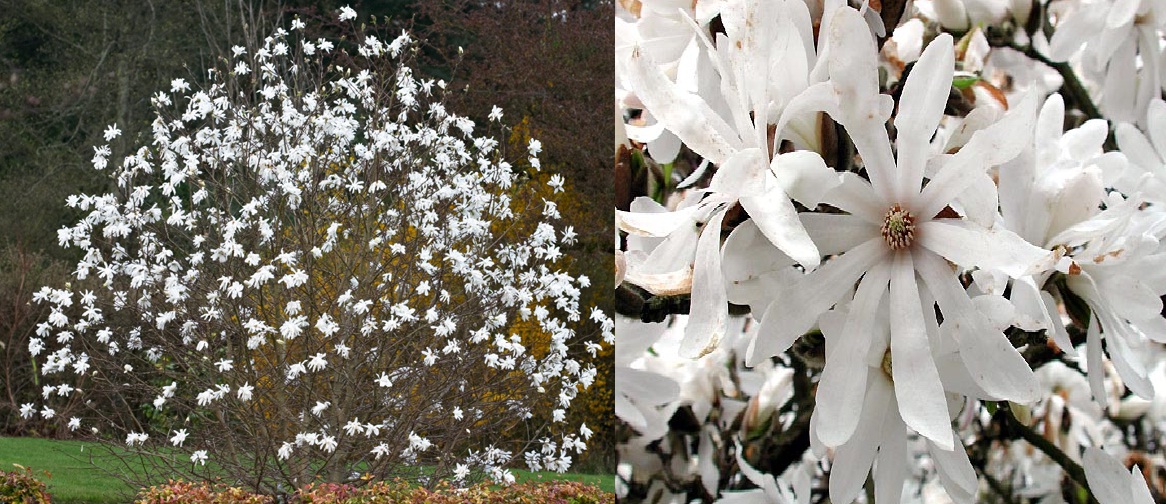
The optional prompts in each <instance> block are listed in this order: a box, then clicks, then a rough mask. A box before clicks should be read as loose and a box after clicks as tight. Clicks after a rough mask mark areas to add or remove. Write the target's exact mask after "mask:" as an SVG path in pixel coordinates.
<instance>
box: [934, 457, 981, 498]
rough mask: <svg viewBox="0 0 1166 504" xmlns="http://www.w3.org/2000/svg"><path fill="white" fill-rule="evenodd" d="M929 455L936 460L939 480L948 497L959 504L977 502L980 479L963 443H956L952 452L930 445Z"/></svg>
mask: <svg viewBox="0 0 1166 504" xmlns="http://www.w3.org/2000/svg"><path fill="white" fill-rule="evenodd" d="M928 448H929V450H928V453H930V454H931V458H933V459H935V467H936V469H938V472H939V478H940V480H941V481H943V488H944V489H946V490H947V495H948V496H949V497H951V499H952V500H953V501H955V502H956V503H958V504H970V503H971V502H974V501H975V498H976V489H977V488H978V487H979V483H980V481H979V479H977V477H976V470H975V469H974V468H973V467H972V462H971V461H970V460H969V459H968V452H967V450H965V449H964V445H963V443H959V442H956V443H955V447H954V449H952V450H950V451H949V450H944V449H941V448H939V447H937V446H935V445H934V444H933V443H928Z"/></svg>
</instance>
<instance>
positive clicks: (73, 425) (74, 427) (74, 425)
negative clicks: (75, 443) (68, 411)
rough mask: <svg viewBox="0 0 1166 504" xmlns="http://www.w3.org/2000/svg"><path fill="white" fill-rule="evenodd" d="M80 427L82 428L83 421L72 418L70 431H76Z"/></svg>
mask: <svg viewBox="0 0 1166 504" xmlns="http://www.w3.org/2000/svg"><path fill="white" fill-rule="evenodd" d="M80 427H81V419H80V418H77V417H72V418H70V419H69V430H70V431H75V430H77V429H78V428H80Z"/></svg>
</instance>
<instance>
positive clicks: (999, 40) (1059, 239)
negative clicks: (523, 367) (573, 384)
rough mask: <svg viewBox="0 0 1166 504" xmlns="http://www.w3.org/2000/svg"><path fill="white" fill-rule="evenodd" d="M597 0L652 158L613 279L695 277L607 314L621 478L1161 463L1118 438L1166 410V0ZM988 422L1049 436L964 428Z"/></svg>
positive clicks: (961, 476)
mask: <svg viewBox="0 0 1166 504" xmlns="http://www.w3.org/2000/svg"><path fill="white" fill-rule="evenodd" d="M896 7H897V8H900V9H903V11H902V12H901V16H900V13H899V12H895V11H894V10H893V9H895V8H896ZM617 12H618V14H617V19H616V37H617V40H616V48H615V51H616V71H617V75H616V103H617V105H616V111H617V120H616V127H617V128H618V129H620V130H621V134H620V135H617V145H616V149H617V163H620V162H621V159H620V156H623V160H622V162H625V163H631V164H635V165H637V166H640V167H642V168H643V169H644V170H646V171H647V170H650V169H651V168H653V167H663V168H662V169H660V170H657V173H665V174H668V175H666V176H665V177H658V178H656V179H652V181H651V183H652V184H654V186H653V187H644V188H639V190H640V191H641V192H640V193H639V194H641V195H645V196H641V197H639V198H636V199H634V200H633V201H631V202H630V205H629V206H628V207H627V208H621V209H620V211H619V212H618V213H617V217H616V224H617V227H618V229H619V234H618V235H617V237H616V239H617V246H616V249H617V257H616V262H617V283H621V284H622V285H621V287H620V288H621V289H624V290H625V291H626V292H628V293H633V294H636V295H638V296H640V297H642V298H643V299H645V300H646V302H645V303H644V304H643V306H645V307H659V306H665V305H671V306H676V305H680V304H683V303H675V302H672V303H671V304H670V303H669V301H670V300H671V301H674V300H676V299H678V298H682V299H684V300H685V301H686V304H687V310H678V311H679V312H686V313H685V314H684V315H676V314H669V315H667V316H659V317H657V316H658V315H659V314H658V313H648V310H647V309H645V311H643V312H640V313H636V312H634V311H633V312H631V313H624V314H623V315H624V316H626V317H628V318H626V319H622V318H621V320H619V321H617V324H620V326H619V329H618V331H617V332H618V336H619V337H618V342H617V349H616V354H617V355H616V360H617V368H618V370H619V373H620V374H619V375H618V376H617V384H616V388H617V391H616V396H617V398H616V401H617V403H616V413H617V415H618V416H619V417H620V419H621V420H622V421H623V422H625V423H626V425H627V426H628V427H630V428H631V430H632V432H633V433H632V435H631V436H630V437H629V439H628V440H627V442H626V443H624V444H623V445H621V447H620V455H621V467H620V480H621V482H622V484H623V485H624V486H623V489H622V491H623V492H624V493H625V495H656V496H662V497H661V498H660V499H658V500H657V502H668V501H673V502H687V501H688V500H689V499H691V498H694V497H701V498H703V499H704V500H707V501H712V500H720V501H724V502H763V501H764V502H795V501H796V502H809V500H810V499H811V496H812V495H815V496H820V495H823V494H828V495H829V498H830V501H831V502H843V503H845V502H852V501H855V500H867V499H869V498H874V500H875V501H877V502H900V501H901V500H903V499H907V498H911V499H921V500H922V501H927V502H931V501H935V502H943V501H945V499H950V501H954V502H973V501H978V500H979V498H981V497H982V496H983V495H984V494H986V493H992V492H996V493H1001V492H1002V493H1003V494H1002V495H1001V498H1003V499H1004V500H1006V501H1007V500H1009V499H1011V498H1012V492H1013V491H1015V492H1016V493H1017V494H1018V495H1020V494H1023V496H1024V497H1025V498H1035V497H1040V496H1045V495H1060V492H1061V488H1062V487H1061V481H1062V477H1063V476H1064V475H1065V474H1067V473H1073V472H1074V471H1073V470H1072V468H1073V466H1074V465H1075V466H1076V468H1077V469H1080V466H1081V465H1083V466H1084V473H1085V475H1086V476H1087V481H1085V480H1081V481H1077V480H1074V481H1075V482H1076V483H1077V484H1080V485H1081V486H1082V487H1084V486H1086V485H1087V486H1088V487H1089V489H1090V490H1091V491H1092V494H1093V496H1094V497H1096V498H1097V499H1098V500H1099V501H1100V502H1103V503H1106V502H1133V501H1136V499H1143V500H1142V501H1144V502H1150V501H1149V499H1150V498H1151V497H1150V493H1149V492H1150V490H1149V488H1150V487H1148V486H1147V483H1146V479H1145V478H1142V474H1141V472H1140V471H1138V470H1136V469H1135V470H1133V471H1132V472H1131V471H1130V470H1129V469H1128V468H1127V467H1123V466H1122V465H1121V463H1120V462H1118V460H1117V459H1115V458H1114V457H1118V458H1125V459H1127V460H1131V461H1134V462H1131V464H1132V463H1135V462H1136V463H1137V464H1138V465H1139V466H1140V467H1141V468H1143V469H1146V470H1149V469H1150V466H1153V467H1162V466H1163V465H1164V462H1166V461H1163V460H1161V457H1160V455H1159V457H1158V459H1156V460H1153V459H1150V458H1149V457H1145V456H1142V458H1140V459H1139V458H1138V457H1136V455H1137V456H1141V455H1144V454H1145V451H1146V445H1147V444H1146V443H1143V444H1142V445H1141V446H1138V445H1137V443H1134V442H1131V441H1130V440H1129V439H1130V438H1129V437H1127V436H1124V435H1123V433H1124V432H1125V430H1124V429H1125V427H1123V425H1127V426H1128V425H1129V422H1132V423H1136V424H1137V425H1138V426H1139V429H1142V432H1148V433H1149V435H1150V438H1151V442H1149V443H1148V446H1150V447H1151V450H1153V447H1155V446H1156V447H1160V446H1162V441H1161V440H1162V437H1161V436H1162V435H1163V433H1164V432H1166V429H1164V428H1166V408H1164V407H1163V405H1164V403H1163V402H1162V400H1163V399H1162V395H1163V394H1166V389H1164V387H1166V381H1164V380H1163V378H1166V377H1164V376H1163V374H1162V373H1163V371H1164V369H1163V366H1162V365H1161V361H1162V356H1163V355H1164V352H1163V350H1164V347H1163V343H1166V319H1164V318H1163V316H1162V312H1163V303H1162V299H1161V297H1162V296H1163V295H1164V294H1166V276H1164V275H1163V272H1166V269H1164V268H1163V266H1166V262H1164V261H1166V248H1164V247H1163V246H1162V245H1161V243H1160V242H1161V241H1162V239H1163V237H1164V236H1166V211H1164V208H1166V207H1164V206H1163V205H1164V204H1166V199H1164V198H1166V192H1164V188H1166V186H1164V185H1163V184H1164V182H1166V178H1164V177H1166V161H1164V160H1166V103H1164V102H1163V100H1162V93H1163V89H1164V88H1163V84H1164V81H1163V78H1162V77H1163V75H1166V74H1164V73H1163V68H1164V67H1163V63H1164V62H1166V59H1164V58H1166V54H1164V52H1163V46H1164V45H1166V36H1164V33H1166V10H1164V9H1163V4H1162V3H1161V2H1152V1H1139V0H1130V1H1126V0H1117V1H1110V0H1080V1H1078V0H1050V1H1047V2H1031V3H1030V2H1025V1H1016V2H1008V1H1002V0H1001V1H997V0H931V1H917V2H914V3H913V4H912V3H907V5H906V7H904V5H903V3H902V2H882V3H881V6H880V5H879V3H878V2H869V3H868V2H852V3H850V4H848V3H847V2H845V1H843V0H824V1H815V0H778V1H770V2H763V1H758V0H725V1H720V2H705V1H699V2H692V3H691V4H688V3H684V4H683V5H680V4H676V3H674V2H666V1H654V0H640V1H635V2H621V7H619V8H618V9H617ZM631 151H636V157H634V158H633V157H632V156H628V153H629V152H631ZM673 177H674V178H673ZM649 178H650V177H649ZM661 188H662V189H663V190H660V189H661ZM649 196H655V198H652V197H649ZM661 319H662V320H663V322H659V320H661ZM1070 411H1071V412H1072V418H1073V421H1072V422H1068V421H1062V419H1063V418H1069V415H1070V413H1069V412H1070ZM682 417H683V418H686V419H687V420H688V424H689V428H688V430H683V431H682V430H679V429H678V428H677V425H678V424H680V423H683V422H678V418H682ZM1062 417H1063V418H1062ZM1117 418H1120V419H1122V420H1121V421H1120V422H1118V421H1116V420H1115V419H1117ZM1007 419H1011V420H1008V421H1010V422H1013V423H1012V424H1009V425H1013V427H1012V429H1013V430H1012V431H1009V432H1014V431H1015V432H1020V431H1023V432H1031V431H1032V429H1033V428H1034V427H1037V428H1038V429H1044V432H1045V435H1046V436H1047V437H1049V438H1051V439H1052V441H1050V442H1049V446H1050V447H1051V448H1049V450H1048V451H1049V452H1053V451H1054V450H1055V453H1060V454H1063V455H1064V457H1063V460H1062V457H1058V456H1057V455H1055V454H1049V453H1044V452H1042V454H1041V455H1037V456H1033V455H1030V453H1031V447H1029V448H1028V449H1027V450H1028V451H1026V449H1025V448H1024V447H1025V446H1028V445H1027V444H1026V443H1025V442H1021V441H1018V440H1016V436H1015V435H1013V436H1011V437H1009V436H1004V435H1001V436H1000V437H1001V439H1000V442H999V443H995V444H993V445H992V448H991V449H989V450H987V452H986V453H981V451H980V450H979V448H978V445H976V443H978V442H979V441H981V440H983V439H986V438H988V437H990V436H989V434H991V435H996V434H998V433H996V432H995V431H993V432H991V433H986V432H985V426H992V425H1000V424H1001V422H1005V421H1006V420H1007ZM993 422H995V423H993ZM1119 423H1120V425H1119ZM1070 424H1071V425H1070ZM799 429H800V432H801V433H802V435H801V437H800V438H799V437H797V436H793V434H797V433H798V432H799ZM997 430H999V429H997ZM783 433H784V434H790V437H789V438H788V439H787V438H786V437H782V436H783ZM791 439H794V440H800V441H798V442H792V443H791V442H790V440H791ZM779 441H780V442H779ZM1030 441H1031V440H1030ZM762 446H768V447H770V448H772V450H769V451H766V450H765V449H761V448H758V447H762ZM783 450H784V451H787V452H791V453H785V454H783V455H781V456H775V455H773V453H774V452H781V451H783ZM973 458H974V459H975V460H972V459H973ZM1150 473H1151V474H1152V471H1151V472H1150ZM868 475H869V477H870V478H871V481H872V482H873V484H872V485H868V484H867V481H868ZM1151 479H1152V478H1151ZM1001 481H1003V482H1005V483H1006V484H998V483H1000V482H1001ZM1150 486H1151V487H1153V486H1154V482H1153V481H1151V485H1150ZM864 487H867V489H866V492H864V491H863V490H864ZM1155 488H1159V487H1155ZM1010 489H1014V490H1010ZM1118 490H1120V491H1118ZM1156 491H1158V490H1156ZM1131 492H1132V493H1131ZM1131 499H1135V500H1131Z"/></svg>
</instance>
